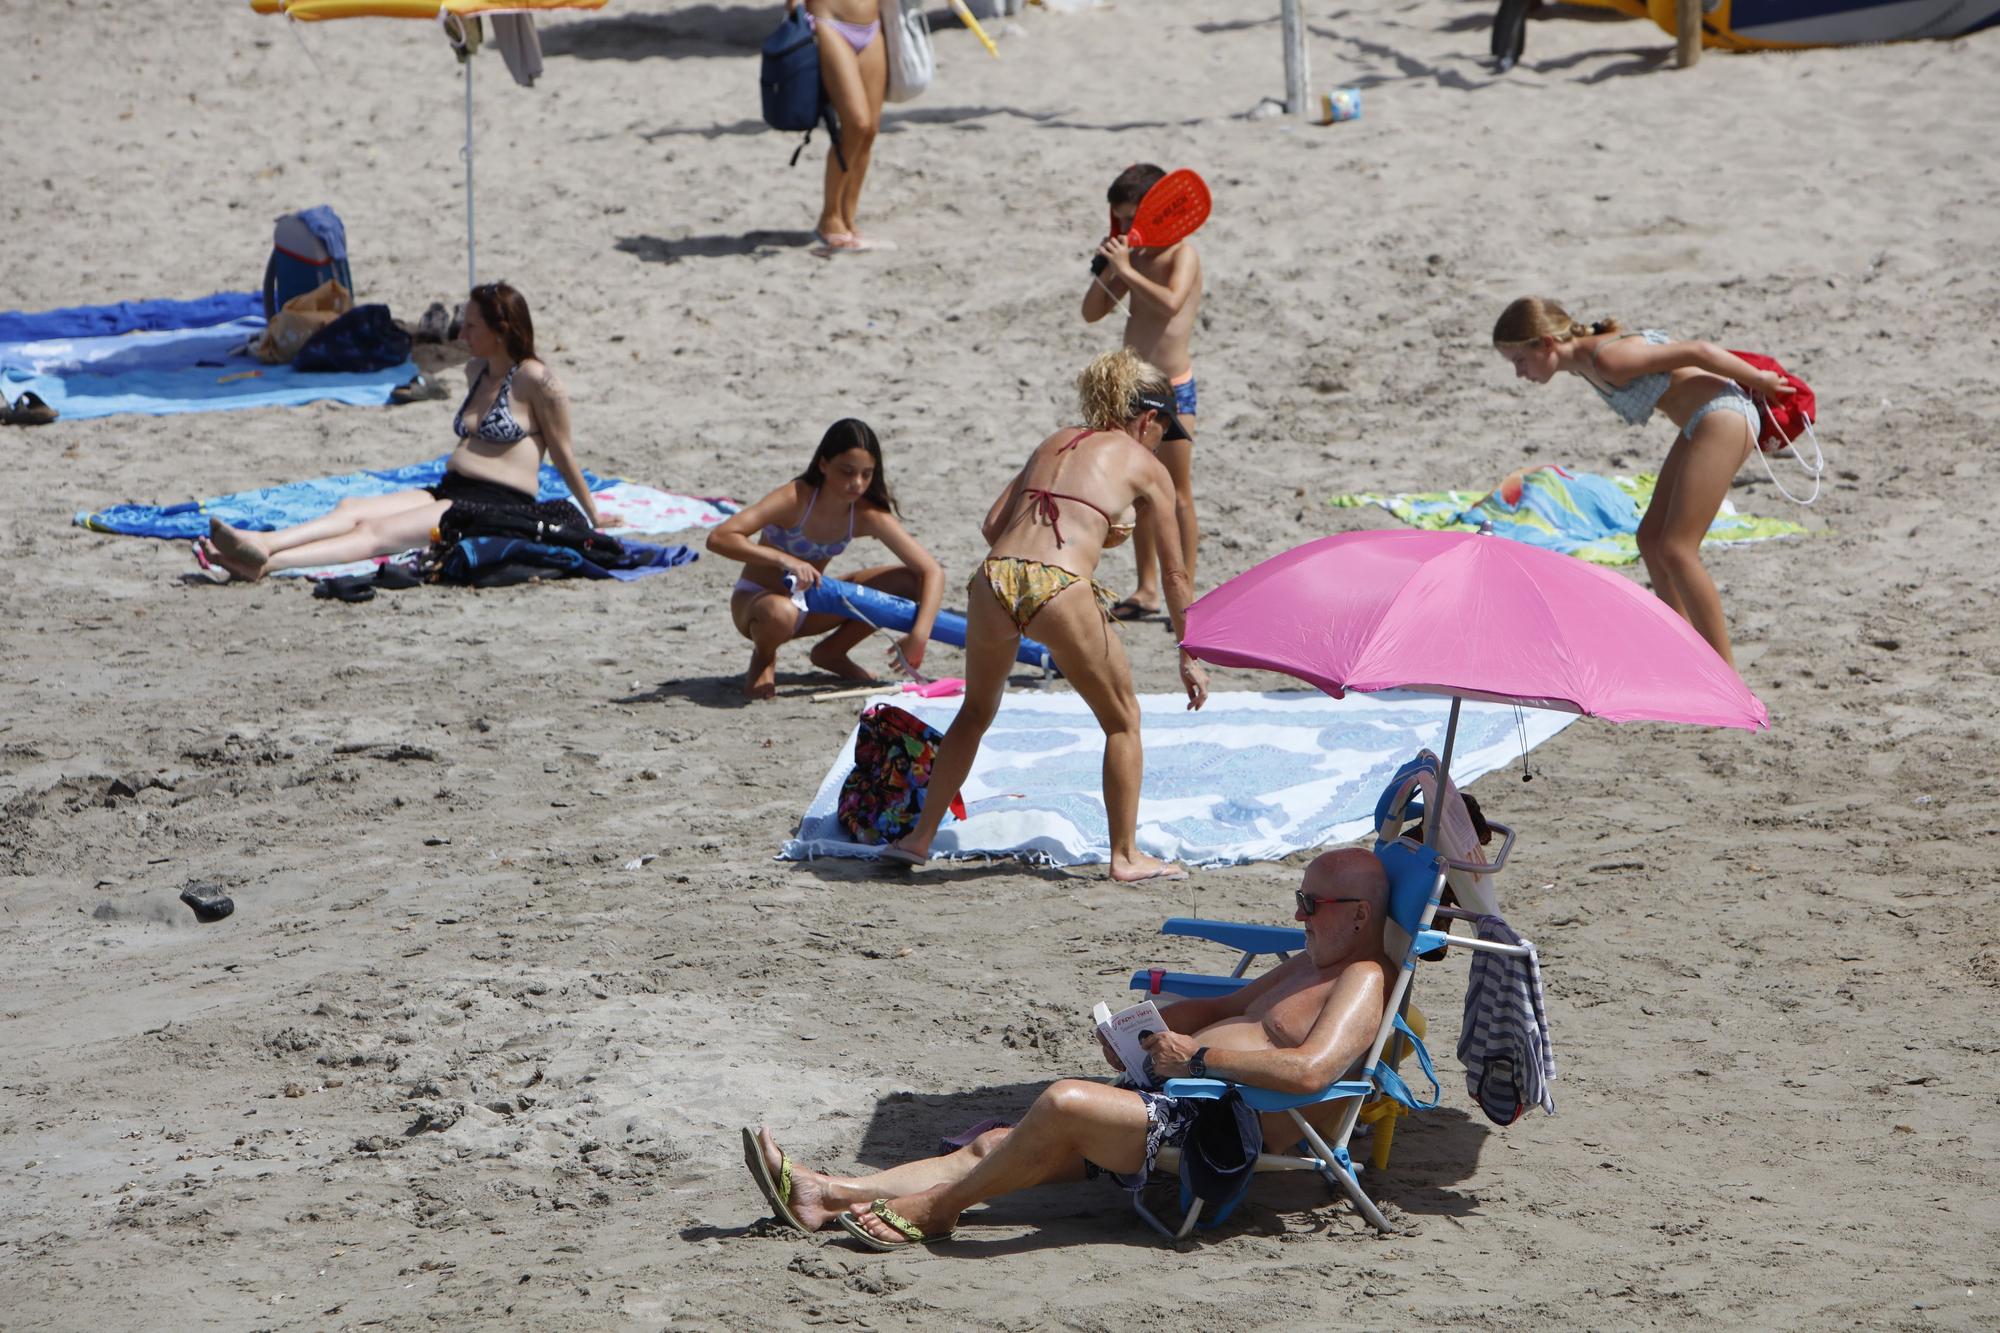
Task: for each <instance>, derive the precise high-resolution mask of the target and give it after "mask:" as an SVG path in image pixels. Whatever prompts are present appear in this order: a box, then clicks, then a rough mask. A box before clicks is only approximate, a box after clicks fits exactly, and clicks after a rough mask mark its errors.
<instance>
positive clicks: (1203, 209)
mask: <svg viewBox="0 0 2000 1333" xmlns="http://www.w3.org/2000/svg"><path fill="white" fill-rule="evenodd" d="M1209 205H1210V200H1209V197H1208V182H1207V181H1204V180H1203V179H1202V178H1201V177H1200V176H1198V175H1196V174H1195V173H1194V172H1192V171H1189V170H1188V169H1187V168H1185V167H1183V168H1181V169H1180V170H1179V171H1171V172H1168V173H1167V174H1166V175H1165V176H1162V177H1161V178H1160V179H1159V181H1158V182H1156V183H1155V184H1154V186H1153V188H1152V189H1150V190H1148V191H1146V197H1145V198H1144V199H1141V200H1140V201H1139V211H1138V212H1137V213H1136V214H1134V215H1133V218H1132V227H1131V230H1129V231H1127V232H1126V233H1125V241H1126V243H1127V244H1129V245H1132V246H1142V245H1144V246H1151V247H1153V248H1155V249H1158V248H1160V247H1162V246H1168V245H1177V244H1179V243H1180V242H1182V241H1184V240H1186V239H1187V238H1188V237H1190V236H1192V235H1194V234H1195V232H1196V231H1198V230H1199V229H1200V228H1201V224H1202V223H1204V222H1206V221H1208V210H1209Z"/></svg>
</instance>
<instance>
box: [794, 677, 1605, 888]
mask: <svg viewBox="0 0 2000 1333" xmlns="http://www.w3.org/2000/svg"><path fill="white" fill-rule="evenodd" d="M881 700H886V701H888V702H893V703H895V704H896V705H897V706H898V707H901V708H905V709H908V710H909V711H910V712H912V713H914V714H915V715H916V716H918V717H920V718H922V719H923V720H924V721H925V722H927V723H929V724H930V725H931V726H933V727H936V728H937V729H938V730H939V731H943V730H945V729H946V728H947V727H949V726H950V725H951V720H952V718H953V716H954V715H955V714H956V713H957V712H958V700H956V699H919V698H916V697H915V696H913V695H907V694H904V695H883V696H881ZM868 702H869V703H875V702H878V700H876V699H870V700H868ZM1139 703H1140V708H1141V717H1142V719H1143V721H1142V732H1143V736H1144V741H1145V747H1146V783H1145V789H1144V791H1143V793H1142V794H1141V796H1140V800H1139V847H1140V850H1142V851H1146V852H1150V853H1152V854H1153V855H1155V856H1164V857H1172V858H1175V859H1179V860H1183V861H1188V862H1192V863H1194V864H1197V865H1231V864H1236V863H1239V862H1243V861H1274V860H1277V859H1278V858H1280V857H1284V856H1288V855H1290V854H1291V853H1293V852H1297V851H1303V850H1305V849H1307V848H1311V847H1318V846H1321V845H1323V844H1325V843H1332V842H1342V841H1345V840H1347V839H1350V838H1356V837H1360V836H1361V835H1362V834H1365V833H1368V832H1369V831H1371V829H1372V828H1373V819H1374V813H1375V798H1376V797H1377V796H1379V795H1381V792H1382V787H1383V784H1385V783H1386V782H1388V781H1389V779H1390V778H1391V777H1393V776H1394V775H1395V772H1396V768H1397V766H1398V765H1399V764H1401V763H1402V762H1403V761H1404V760H1406V759H1408V758H1409V757H1410V756H1411V755H1413V754H1415V753H1416V752H1417V751H1418V750H1420V749H1424V748H1426V747H1428V748H1429V749H1432V750H1442V749H1443V748H1444V728H1445V719H1446V713H1447V712H1448V710H1449V709H1450V706H1451V705H1450V701H1449V700H1446V699H1442V698H1438V697H1436V696H1432V695H1419V694H1403V693H1400V692H1397V693H1384V694H1374V695H1364V694H1351V695H1349V696H1348V697H1347V698H1345V699H1339V700H1336V699H1332V698H1329V697H1328V696H1326V695H1324V694H1321V693H1319V692H1317V691H1313V690H1301V691H1288V692H1284V693H1272V694H1253V693H1226V694H1212V695H1210V696H1209V699H1208V703H1207V705H1206V706H1204V707H1203V708H1202V710H1201V711H1200V712H1198V713H1190V712H1188V711H1187V698H1186V696H1184V695H1179V694H1146V695H1141V696H1140V697H1139ZM1518 717H1519V719H1520V724H1517V721H1516V718H1517V714H1516V711H1515V710H1514V709H1513V708H1512V707H1509V706H1507V705H1504V704H1486V703H1467V704H1466V705H1465V706H1464V710H1463V711H1462V712H1461V714H1460V716H1459V723H1458V748H1457V750H1456V752H1455V753H1454V755H1453V758H1452V780H1453V782H1455V783H1456V784H1457V785H1458V786H1460V787H1468V786H1470V785H1471V784H1472V780H1473V779H1474V778H1477V777H1478V776H1479V775H1480V774H1482V773H1490V772H1491V771H1493V770H1494V769H1496V768H1498V767H1500V766H1501V765H1502V764H1505V763H1507V762H1508V761H1509V760H1512V759H1514V758H1516V757H1517V756H1519V755H1520V753H1521V747H1522V743H1523V738H1522V732H1521V730H1520V725H1525V727H1526V744H1527V745H1528V747H1529V748H1533V747H1534V746H1536V745H1539V744H1541V742H1543V741H1545V740H1547V739H1548V738H1549V737H1551V736H1553V735H1555V734H1556V733H1557V732H1558V731H1561V730H1562V729H1563V728H1564V727H1566V726H1568V725H1569V724H1570V723H1572V722H1574V721H1576V718H1575V716H1574V715H1572V714H1569V713H1552V712H1546V711H1543V710H1539V709H1526V710H1522V711H1521V712H1520V713H1519V714H1518ZM1103 759H1104V733H1103V732H1101V731H1099V730H1098V728H1097V722H1096V720H1095V719H1094V718H1092V717H1091V714H1090V710H1089V709H1088V708H1086V707H1085V706H1084V703H1083V700H1081V699H1079V698H1078V697H1077V696H1076V695H1075V694H1073V693H1070V692H1069V691H1067V690H1064V691H1062V692H1058V693H1047V694H1044V693H1041V692H1038V691H1033V690H1025V691H1017V692H1014V693H1010V694H1009V695H1008V696H1007V698H1006V700H1005V701H1004V702H1003V703H1002V704H1001V707H1000V713H999V716H998V718H997V719H996V720H995V721H994V723H993V727H992V729H991V730H990V731H988V732H987V733H986V740H985V743H984V744H982V745H981V746H980V748H979V758H978V760H977V761H976V762H975V763H974V764H973V766H972V775H971V777H970V778H968V779H967V780H966V784H965V791H964V795H965V801H966V807H967V810H966V813H967V816H968V817H967V818H966V820H965V821H964V822H963V823H960V822H959V821H957V820H952V819H947V820H946V821H945V824H944V827H943V828H942V829H940V830H939V831H938V836H937V841H936V842H935V843H933V844H932V847H931V854H932V855H933V856H938V857H955V856H1023V857H1027V858H1029V859H1031V860H1037V861H1048V862H1052V863H1054V864H1056V865H1094V864H1101V863H1103V862H1105V861H1108V860H1110V858H1111V843H1110V836H1109V834H1108V832H1107V830H1106V826H1105V820H1104V796H1103V788H1102V780H1101V777H1100V770H1101V766H1102V763H1103ZM853 766H854V738H853V736H852V735H850V736H849V737H848V740H847V744H846V745H845V746H843V747H842V748H841V751H840V754H839V756H838V757H837V758H836V759H835V760H834V764H833V767H832V768H831V769H830V770H828V772H827V775H826V780H825V781H823V782H821V783H820V787H819V793H818V795H816V796H814V797H813V801H812V805H811V806H810V807H808V808H807V810H806V815H805V818H804V820H803V821H801V823H800V825H799V830H798V834H797V836H796V837H794V838H792V839H791V840H790V841H788V842H786V843H785V845H784V848H783V851H782V855H784V856H785V857H787V858H790V859H792V860H804V859H807V858H810V857H814V856H851V857H873V856H876V855H878V854H879V852H880V850H881V849H880V848H877V847H868V846H863V845H860V844H858V843H854V842H850V841H848V837H847V833H846V831H845V830H844V829H842V828H841V827H840V823H839V821H838V820H836V819H835V817H834V809H835V806H836V804H837V803H838V801H839V798H840V784H841V783H842V782H844V781H845V780H846V778H847V774H848V771H849V770H850V769H851V768H852V767H853Z"/></svg>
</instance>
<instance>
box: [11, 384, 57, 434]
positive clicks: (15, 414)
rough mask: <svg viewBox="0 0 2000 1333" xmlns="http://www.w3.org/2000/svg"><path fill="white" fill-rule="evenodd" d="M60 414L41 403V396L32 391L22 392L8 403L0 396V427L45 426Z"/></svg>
mask: <svg viewBox="0 0 2000 1333" xmlns="http://www.w3.org/2000/svg"><path fill="white" fill-rule="evenodd" d="M61 415H62V413H60V412H58V411H56V410H55V409H54V408H53V407H50V406H49V405H48V404H47V403H45V402H43V401H42V396H41V395H40V394H38V393H36V392H35V391H34V390H33V389H29V390H27V391H26V392H24V393H23V394H22V395H21V396H20V397H19V398H16V399H15V400H14V401H13V402H11V403H9V402H8V401H7V400H6V398H5V397H4V396H0V425H6V426H46V425H48V424H49V423H50V422H51V421H54V420H55V419H56V418H57V417H59V416H61Z"/></svg>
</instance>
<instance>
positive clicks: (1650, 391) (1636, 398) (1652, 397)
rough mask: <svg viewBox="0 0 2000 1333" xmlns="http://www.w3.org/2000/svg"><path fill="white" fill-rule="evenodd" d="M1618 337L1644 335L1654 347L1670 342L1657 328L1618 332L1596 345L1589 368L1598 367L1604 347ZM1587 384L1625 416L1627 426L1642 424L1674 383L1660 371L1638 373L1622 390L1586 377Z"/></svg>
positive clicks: (1639, 336) (1667, 375) (1613, 409)
mask: <svg viewBox="0 0 2000 1333" xmlns="http://www.w3.org/2000/svg"><path fill="white" fill-rule="evenodd" d="M1621 338H1644V339H1645V340H1646V341H1647V342H1649V343H1651V344H1653V345H1654V346H1655V347H1659V346H1662V345H1663V344H1666V343H1670V342H1672V341H1673V338H1672V337H1671V336H1669V335H1667V334H1665V333H1662V332H1660V331H1659V330H1658V329H1641V330H1640V331H1639V332H1637V333H1621V334H1619V335H1618V337H1617V338H1607V339H1606V340H1605V341H1603V342H1601V343H1599V344H1598V345H1597V351H1595V352H1592V353H1591V354H1590V368H1591V369H1592V370H1593V371H1594V370H1596V369H1597V358H1598V356H1599V355H1600V354H1601V353H1602V352H1603V351H1604V349H1605V348H1607V347H1609V346H1611V344H1612V343H1615V342H1617V341H1619V339H1621ZM1586 380H1587V382H1588V383H1589V384H1590V387H1591V388H1593V389H1595V390H1597V396H1598V397H1600V398H1602V399H1603V400H1604V401H1605V402H1606V403H1608V404H1609V405H1610V407H1611V410H1612V411H1613V412H1616V413H1617V414H1618V415H1619V416H1620V417H1621V418H1623V419H1624V421H1625V424H1626V425H1628V426H1643V425H1645V424H1646V421H1647V419H1648V418H1650V417H1651V416H1652V415H1653V409H1654V408H1655V407H1657V406H1659V403H1660V397H1661V395H1663V394H1664V393H1666V391H1667V386H1668V385H1669V384H1670V383H1672V382H1673V376H1671V375H1669V374H1667V373H1666V372H1665V371H1661V372H1659V373H1658V374H1654V375H1641V376H1640V377H1639V378H1638V379H1635V380H1633V381H1632V382H1631V383H1630V384H1628V385H1626V386H1625V387H1624V388H1622V389H1607V388H1605V387H1604V386H1603V385H1601V384H1599V383H1598V382H1597V381H1596V380H1591V379H1588V377H1586Z"/></svg>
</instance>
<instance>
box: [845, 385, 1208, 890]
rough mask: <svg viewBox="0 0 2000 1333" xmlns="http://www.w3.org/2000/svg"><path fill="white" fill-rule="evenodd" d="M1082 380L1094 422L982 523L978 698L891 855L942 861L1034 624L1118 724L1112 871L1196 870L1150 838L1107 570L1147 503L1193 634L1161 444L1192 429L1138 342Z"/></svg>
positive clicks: (1113, 746)
mask: <svg viewBox="0 0 2000 1333" xmlns="http://www.w3.org/2000/svg"><path fill="white" fill-rule="evenodd" d="M1076 387H1077V396H1078V398H1079V399H1080V400H1081V404H1080V405H1081V407H1082V409H1083V419H1084V421H1085V423H1087V424H1085V425H1082V426H1065V427H1063V428H1062V429H1061V430H1059V431H1057V432H1056V433H1055V434H1053V435H1051V436H1049V437H1048V438H1047V439H1045V440H1043V441H1042V442H1041V443H1039V444H1037V445H1036V446H1035V448H1034V451H1033V452H1032V453H1030V454H1029V455H1028V461H1027V462H1026V463H1024V464H1023V465H1022V467H1021V470H1020V471H1019V472H1018V473H1016V474H1015V476H1014V479H1013V480H1012V481H1010V482H1008V483H1007V488H1006V489H1005V490H1003V491H1001V492H1000V497H999V498H998V499H997V500H995V501H994V502H993V508H992V509H991V510H989V511H988V512H987V515H986V522H985V524H984V526H983V528H982V531H983V533H984V535H985V537H986V540H987V541H988V542H990V543H991V548H990V549H989V550H988V552H987V555H986V559H985V560H984V561H982V562H981V563H980V566H979V569H978V571H977V572H976V573H974V574H973V576H972V584H971V586H970V587H968V588H967V589H966V592H965V595H966V598H967V599H968V600H967V603H966V608H965V701H964V702H963V703H961V704H960V705H959V708H958V716H957V717H956V718H954V719H953V721H952V724H951V729H950V730H949V731H947V732H946V733H945V737H944V743H943V744H942V745H940V746H939V747H938V752H937V758H936V760H935V761H934V762H933V764H932V765H931V781H930V787H929V789H928V790H927V791H926V792H925V795H924V809H923V814H922V815H921V816H920V817H919V818H918V820H917V826H916V827H915V828H913V829H911V830H910V832H909V833H908V834H906V835H904V836H903V837H902V838H901V839H900V840H898V841H897V842H894V843H891V844H890V845H889V846H888V847H887V848H886V849H885V850H884V852H883V855H884V856H886V857H888V858H889V859H891V860H896V861H907V862H910V863H912V864H916V863H920V862H922V861H925V860H927V859H928V858H929V856H930V850H931V839H932V838H933V837H935V836H936V835H937V830H938V825H939V824H940V823H942V822H943V821H944V813H945V810H946V809H947V808H948V807H949V806H950V805H951V798H952V797H953V796H956V795H957V794H958V789H959V787H960V786H961V785H962V784H963V783H964V782H965V778H966V775H967V774H969V773H970V772H971V771H972V761H973V759H974V757H975V756H977V755H978V753H979V742H980V740H981V738H982V737H984V736H985V734H986V729H987V728H988V727H989V726H991V725H992V724H993V717H994V715H995V714H996V713H997V712H999V709H1000V699H1001V696H1002V695H1004V694H1005V693H1006V691H1007V673H1008V672H1009V671H1010V670H1012V669H1013V663H1014V650H1015V647H1016V646H1017V645H1018V644H1019V642H1020V638H1021V636H1022V635H1023V634H1026V633H1028V632H1029V629H1030V627H1032V628H1033V630H1034V635H1035V637H1036V638H1037V639H1039V640H1041V642H1042V643H1043V644H1045V645H1047V647H1048V650H1049V655H1050V656H1051V657H1053V658H1054V659H1055V664H1056V666H1057V668H1058V669H1059V670H1061V672H1062V673H1063V678H1064V679H1065V680H1067V681H1069V683H1070V684H1071V685H1073V686H1075V687H1076V692H1077V693H1078V694H1079V695H1082V696H1083V701H1084V702H1085V703H1086V704H1088V705H1089V707H1090V711H1091V713H1092V714H1094V715H1095V716H1096V718H1097V725H1098V726H1100V727H1102V728H1103V729H1104V816H1105V822H1106V823H1107V824H1108V825H1109V832H1110V835H1111V878H1113V879H1115V880H1120V881H1123V882H1126V883H1131V882H1134V881H1137V880H1146V879H1185V878H1187V871H1186V870H1185V869H1183V868H1182V867H1180V866H1177V865H1173V864H1170V863H1168V862H1165V861H1162V860H1160V859H1159V858H1158V857H1156V856H1150V855H1148V854H1146V853H1144V852H1141V851H1140V850H1139V847H1138V830H1139V786H1140V783H1141V781H1142V780H1143V778H1144V775H1145V774H1144V770H1145V755H1144V752H1143V751H1142V750H1141V749H1140V744H1139V699H1138V696H1137V695H1136V694H1135V693H1134V692H1133V689H1132V667H1131V665H1130V663H1129V662H1128V661H1127V660H1126V657H1125V645H1124V644H1123V643H1122V642H1121V641H1120V640H1119V638H1118V635H1117V633H1116V631H1115V630H1114V629H1113V628H1112V622H1111V608H1112V604H1113V599H1112V596H1111V594H1110V593H1109V592H1107V591H1106V590H1105V589H1104V587H1103V586H1102V585H1101V584H1099V583H1098V582H1097V580H1096V579H1095V578H1094V577H1093V576H1094V575H1095V574H1096V573H1097V563H1098V561H1099V560H1100V559H1101V558H1102V557H1103V555H1104V549H1105V548H1106V547H1107V546H1116V545H1117V544H1118V543H1119V542H1122V541H1123V540H1125V538H1127V537H1129V536H1130V535H1131V534H1132V528H1131V527H1130V526H1128V525H1126V524H1124V523H1121V522H1120V521H1119V520H1120V518H1121V517H1123V515H1124V514H1125V513H1126V511H1128V510H1136V515H1135V516H1136V518H1137V519H1138V521H1139V522H1140V523H1144V524H1147V525H1148V526H1149V527H1150V528H1151V529H1152V532H1153V535H1154V536H1155V537H1156V538H1158V539H1159V553H1160V556H1159V558H1160V564H1161V566H1162V567H1163V568H1164V569H1165V571H1166V572H1165V574H1164V575H1163V576H1162V579H1161V584H1162V588H1163V590H1164V592H1165V594H1166V602H1167V613H1168V615H1169V616H1170V617H1171V619H1172V621H1173V627H1174V637H1175V638H1176V639H1179V638H1185V637H1186V632H1187V621H1186V612H1187V604H1188V602H1189V601H1191V600H1192V589H1191V588H1190V586H1189V581H1188V576H1187V571H1186V570H1185V569H1184V568H1183V567H1182V565H1181V542H1180V534H1179V533H1178V531H1177V530H1176V529H1175V527H1174V479H1173V477H1172V476H1171V475H1169V473H1168V472H1167V469H1166V466H1165V465H1164V464H1163V463H1161V462H1160V460H1159V458H1158V457H1156V455H1157V454H1158V452H1159V449H1160V445H1161V443H1162V442H1163V441H1166V440H1185V439H1186V438H1187V432H1186V431H1185V430H1184V429H1182V427H1181V423H1180V420H1179V418H1177V417H1176V416H1175V414H1174V386H1173V385H1172V383H1170V382H1169V381H1168V379H1167V377H1166V376H1165V375H1163V374H1161V373H1160V371H1159V370H1158V369H1157V368H1155V367H1154V366H1152V365H1150V364H1148V363H1147V362H1145V361H1142V360H1140V359H1139V357H1138V356H1137V355H1135V354H1134V353H1133V352H1132V351H1131V350H1130V349H1129V348H1122V349H1120V350H1119V351H1116V352H1107V353H1106V354H1105V355H1103V356H1100V357H1098V358H1097V359H1096V360H1095V361H1093V362H1091V363H1090V365H1089V366H1088V367H1087V368H1086V369H1085V370H1084V372H1083V374H1082V375H1080V376H1078V377H1077V382H1076ZM1180 667H1181V685H1182V687H1183V688H1185V689H1186V690H1187V697H1188V707H1189V708H1199V707H1201V705H1202V701H1203V700H1205V699H1206V698H1208V673H1207V672H1206V671H1204V670H1203V669H1202V667H1201V664H1200V663H1198V662H1196V661H1195V660H1194V659H1193V658H1192V657H1189V656H1188V655H1187V651H1186V650H1185V649H1183V650H1182V651H1181V657H1180Z"/></svg>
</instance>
